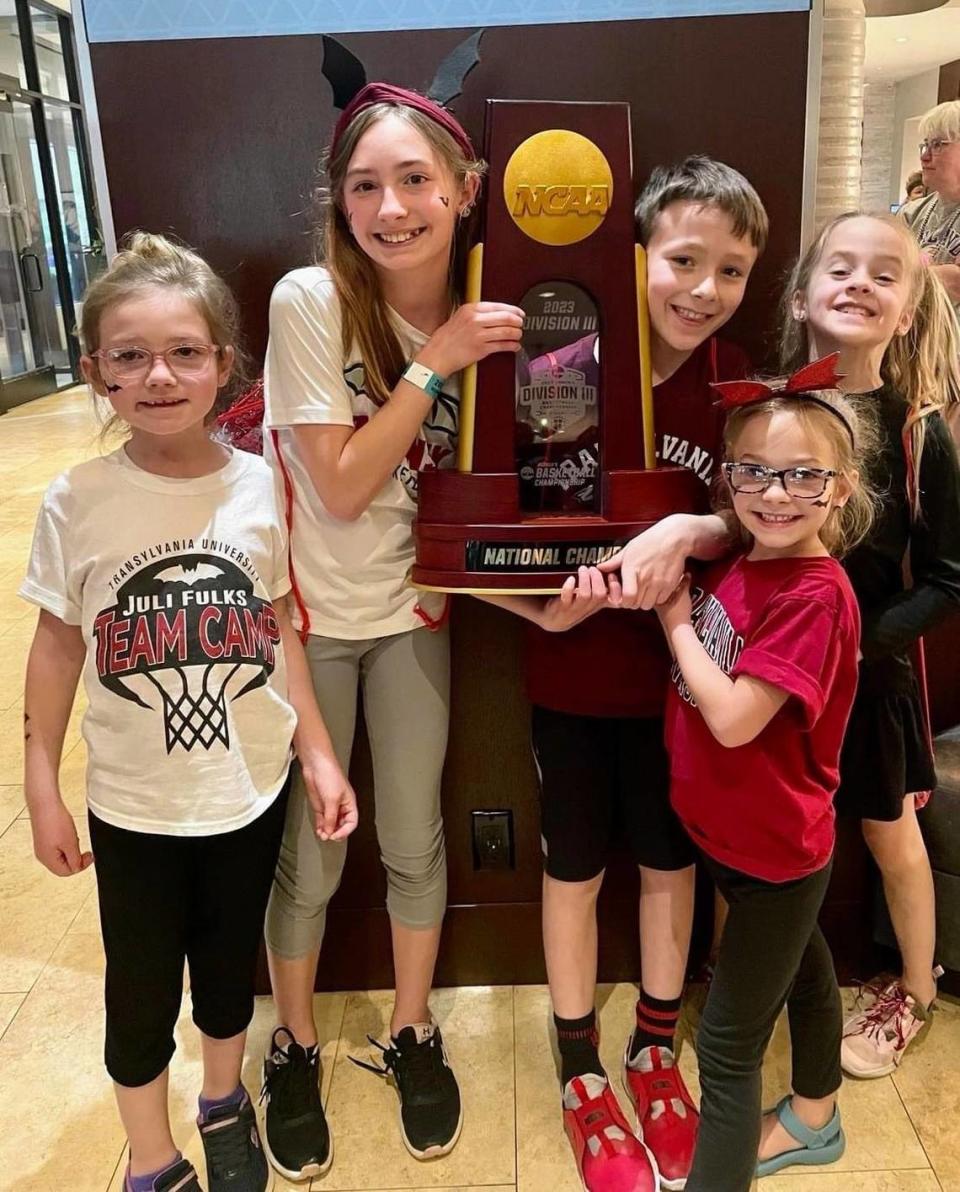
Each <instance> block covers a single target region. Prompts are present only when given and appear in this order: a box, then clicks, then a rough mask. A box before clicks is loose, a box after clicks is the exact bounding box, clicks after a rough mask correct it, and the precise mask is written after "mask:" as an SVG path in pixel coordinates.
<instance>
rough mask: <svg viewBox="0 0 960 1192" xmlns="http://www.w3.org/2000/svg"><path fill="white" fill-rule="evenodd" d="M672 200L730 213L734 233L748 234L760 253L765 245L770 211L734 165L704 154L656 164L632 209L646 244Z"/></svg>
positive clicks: (740, 235) (743, 235)
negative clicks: (767, 210) (670, 162)
mask: <svg viewBox="0 0 960 1192" xmlns="http://www.w3.org/2000/svg"><path fill="white" fill-rule="evenodd" d="M671 203H693V204H694V206H697V207H716V208H717V209H718V210H719V211H722V212H723V213H724V214H725V215H727V216H729V218H730V221H731V223H732V224H733V234H734V235H735V236H737V237H740V238H743V237H746V238H747V239H748V240H749V241H750V243H751V244H752V245H753V247H754V248H755V249H756V250H757V254H758V255H759V254H760V253H762V252H763V250H764V248H766V245H767V235H768V233H769V231H770V221H769V219H768V218H767V212H766V210H765V208H764V206H763V203H762V202H761V200H760V196H759V195H758V194H757V192H756V191H755V190H754V188H753V186H752V185H751V184H750V183H749V182H748V181H747V179H746V178H744V176H743V175H742V174H741V173H740V171H739V170H735V169H734V168H733V166H728V165H726V164H725V163H724V162H722V161H714V160H713V158H712V157H706V156H704V155H703V154H701V153H694V154H691V156H690V157H685V158H684V159H683V161H681V162H677V163H676V164H675V165H671V166H656V167H655V168H654V170H653V172H652V173H651V175H650V177H649V178H648V179H647V182H646V184H645V185H644V188H643V190H642V191H641V192H640V197H639V199H637V205H636V207H635V208H634V212H633V216H634V219H635V221H636V224H637V230H638V232H639V236H640V243H641V244H642V245H643V246H644V247H646V246H647V245H648V244H649V243H650V238H651V236H652V235H653V230H654V228H655V227H656V224H657V217H658V216H659V215H660V213H661V212H662V211H664V210H666V208H667V207H669V206H670V204H671Z"/></svg>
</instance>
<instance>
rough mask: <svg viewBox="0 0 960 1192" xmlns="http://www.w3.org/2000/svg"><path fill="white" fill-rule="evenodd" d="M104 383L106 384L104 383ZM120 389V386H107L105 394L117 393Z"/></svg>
mask: <svg viewBox="0 0 960 1192" xmlns="http://www.w3.org/2000/svg"><path fill="white" fill-rule="evenodd" d="M104 383H105V384H106V382H104ZM121 389H122V386H121V385H107V393H119V392H120V390H121Z"/></svg>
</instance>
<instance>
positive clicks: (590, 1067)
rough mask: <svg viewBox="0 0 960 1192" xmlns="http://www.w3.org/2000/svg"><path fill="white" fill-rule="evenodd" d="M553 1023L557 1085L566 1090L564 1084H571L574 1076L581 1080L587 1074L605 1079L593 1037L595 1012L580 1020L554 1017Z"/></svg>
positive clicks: (596, 1041) (595, 1029)
mask: <svg viewBox="0 0 960 1192" xmlns="http://www.w3.org/2000/svg"><path fill="white" fill-rule="evenodd" d="M553 1023H554V1026H555V1027H556V1028H557V1042H558V1043H559V1045H560V1067H561V1073H560V1083H561V1084H562V1085H564V1086H566V1084H567V1081H569V1080H573V1078H574V1076H583V1075H584V1074H585V1073H587V1072H596V1074H597V1075H598V1076H603V1077H605V1076H606V1072H604V1070H603V1065H602V1064H601V1063H600V1055H599V1052H598V1051H597V1043H598V1042H599V1038H600V1037H599V1035H598V1034H597V1012H596V1010H591V1011H590V1013H589V1014H584V1016H583V1017H582V1018H560V1017H559V1015H557V1014H554V1016H553Z"/></svg>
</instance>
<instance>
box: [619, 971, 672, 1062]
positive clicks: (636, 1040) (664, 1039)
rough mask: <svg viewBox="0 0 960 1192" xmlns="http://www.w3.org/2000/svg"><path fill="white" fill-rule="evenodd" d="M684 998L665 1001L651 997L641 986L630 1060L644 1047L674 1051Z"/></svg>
mask: <svg viewBox="0 0 960 1192" xmlns="http://www.w3.org/2000/svg"><path fill="white" fill-rule="evenodd" d="M682 1000H683V999H682V998H679V997H677V998H669V999H666V1000H665V999H663V998H658V997H651V996H650V994H649V993H647V991H646V990H645V989H644V988H643V986H642V985H641V986H640V997H639V999H638V1000H637V1025H636V1029H635V1030H634V1032H633V1038H632V1039H631V1040H630V1058H631V1059H632V1060H634V1059H636V1058H637V1053H638V1052H639V1051H641V1050H642V1049H643V1048H644V1047H667V1048H669V1049H670V1051H673V1040H674V1035H675V1034H676V1032H677V1019H678V1018H679V1017H680V1003H681V1001H682Z"/></svg>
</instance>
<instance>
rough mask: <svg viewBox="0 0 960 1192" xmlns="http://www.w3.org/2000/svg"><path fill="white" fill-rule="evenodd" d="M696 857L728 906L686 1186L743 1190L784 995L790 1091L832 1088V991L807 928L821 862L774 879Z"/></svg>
mask: <svg viewBox="0 0 960 1192" xmlns="http://www.w3.org/2000/svg"><path fill="white" fill-rule="evenodd" d="M705 862H706V866H707V869H708V870H709V871H710V874H711V876H712V877H713V879H714V881H715V882H716V883H717V885H718V886H719V888H720V891H721V893H722V894H723V896H724V897H725V898H726V900H727V902H728V903H729V904H730V914H729V916H728V918H727V924H726V926H725V927H724V929H723V937H722V939H721V941H720V954H719V956H718V958H717V968H716V972H715V974H714V978H713V983H712V984H711V986H710V993H709V995H708V997H707V1004H706V1006H705V1007H704V1011H703V1019H702V1021H701V1023H700V1032H699V1036H698V1038H697V1059H698V1061H699V1065H700V1089H701V1094H702V1096H701V1103H700V1115H701V1116H700V1131H699V1134H698V1136H697V1149H696V1152H695V1154H694V1157H693V1167H692V1168H691V1171H690V1175H689V1178H688V1179H687V1192H747V1190H748V1189H749V1187H750V1184H751V1181H752V1180H753V1175H754V1171H755V1169H756V1166H757V1147H758V1145H759V1143H760V1116H761V1105H760V1098H761V1079H760V1068H761V1065H762V1063H763V1053H764V1052H765V1051H766V1049H767V1043H768V1042H769V1041H770V1036H771V1034H772V1033H773V1028H774V1026H775V1024H776V1021H777V1016H778V1015H779V1013H780V1011H781V1010H782V1009H783V1006H784V1003H786V1006H787V1014H788V1017H789V1019H790V1043H791V1048H792V1059H793V1080H792V1084H793V1091H794V1092H795V1093H798V1094H799V1095H800V1096H801V1097H810V1098H814V1099H816V1098H820V1097H829V1096H830V1094H831V1093H835V1092H836V1091H837V1089H838V1088H839V1087H840V1081H841V1075H840V1036H841V1034H842V1031H843V1014H842V1007H841V1003H840V991H839V989H838V988H837V978H836V974H835V973H834V970H833V960H832V958H831V956H830V949H829V948H828V947H827V942H826V940H825V939H824V938H823V935H822V933H821V931H820V928H819V927H818V926H817V915H818V913H819V911H820V907H821V905H822V903H823V899H824V895H825V894H826V892H827V885H828V883H829V881H830V868H831V865H830V863H829V862H828V863H827V865H825V866H824V868H823V869H819V870H817V872H816V873H811V874H810V875H809V876H807V877H803V878H799V879H797V880H795V881H789V882H782V883H777V884H774V883H772V882H764V881H760V880H759V879H758V878H754V877H748V876H747V875H746V874H744V873H738V872H736V871H735V870H733V869H728V868H727V867H726V866H725V865H720V864H718V863H717V862H716V861H713V860H712V859H711V858H709V857H707V858H705Z"/></svg>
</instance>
